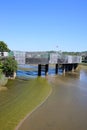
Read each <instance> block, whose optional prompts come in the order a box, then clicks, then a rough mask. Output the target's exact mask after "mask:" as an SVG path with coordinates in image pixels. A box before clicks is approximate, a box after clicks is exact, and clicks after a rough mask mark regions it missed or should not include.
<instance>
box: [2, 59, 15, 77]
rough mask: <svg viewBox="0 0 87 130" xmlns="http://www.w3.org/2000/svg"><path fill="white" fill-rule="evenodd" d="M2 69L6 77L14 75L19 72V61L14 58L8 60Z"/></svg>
mask: <svg viewBox="0 0 87 130" xmlns="http://www.w3.org/2000/svg"><path fill="white" fill-rule="evenodd" d="M2 69H3V72H4V73H5V74H6V76H11V75H13V73H14V72H16V70H17V61H16V60H15V59H13V58H12V57H8V58H6V59H5V61H4V63H3V67H2Z"/></svg>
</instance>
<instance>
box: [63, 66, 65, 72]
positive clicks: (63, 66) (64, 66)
mask: <svg viewBox="0 0 87 130" xmlns="http://www.w3.org/2000/svg"><path fill="white" fill-rule="evenodd" d="M63 74H65V64H63Z"/></svg>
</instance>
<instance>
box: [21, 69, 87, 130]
mask: <svg viewBox="0 0 87 130" xmlns="http://www.w3.org/2000/svg"><path fill="white" fill-rule="evenodd" d="M48 80H50V82H51V84H52V86H53V91H52V94H51V95H50V97H49V98H48V99H47V100H46V102H45V103H44V104H43V105H42V106H41V107H40V108H38V109H37V110H36V111H35V112H33V113H32V114H31V115H30V116H29V117H28V118H27V119H26V120H25V121H24V123H23V124H22V125H21V127H20V128H19V130H87V71H86V70H81V71H80V72H74V73H68V74H66V75H65V76H64V75H60V76H57V77H50V78H49V77H48Z"/></svg>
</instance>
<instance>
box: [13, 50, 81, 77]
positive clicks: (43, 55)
mask: <svg viewBox="0 0 87 130" xmlns="http://www.w3.org/2000/svg"><path fill="white" fill-rule="evenodd" d="M13 54H14V57H15V59H16V60H17V62H18V64H22V65H24V64H34V65H38V76H41V72H42V70H43V71H44V72H45V75H47V74H48V70H49V65H50V64H51V65H55V74H58V68H59V66H60V65H61V66H62V70H63V73H64V74H65V73H66V72H68V71H74V70H75V69H76V68H77V66H78V63H81V56H71V55H63V54H60V53H47V52H21V51H13Z"/></svg>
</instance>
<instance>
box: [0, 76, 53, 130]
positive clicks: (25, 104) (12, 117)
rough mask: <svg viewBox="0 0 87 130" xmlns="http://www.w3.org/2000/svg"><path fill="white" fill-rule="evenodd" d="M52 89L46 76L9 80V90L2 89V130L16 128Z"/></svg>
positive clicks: (0, 121) (0, 125)
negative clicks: (26, 79)
mask: <svg viewBox="0 0 87 130" xmlns="http://www.w3.org/2000/svg"><path fill="white" fill-rule="evenodd" d="M50 91H51V86H50V85H49V84H48V82H47V81H46V79H45V78H36V79H30V80H28V81H25V80H19V79H16V80H9V82H8V84H7V90H6V91H0V130H14V128H15V127H16V126H17V124H18V123H19V122H20V121H21V119H23V118H24V117H25V116H26V115H27V114H28V113H29V112H31V111H32V110H33V109H34V108H35V107H36V106H37V105H39V104H40V103H41V102H42V101H43V100H44V99H45V98H46V97H47V96H48V94H49V92H50Z"/></svg>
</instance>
